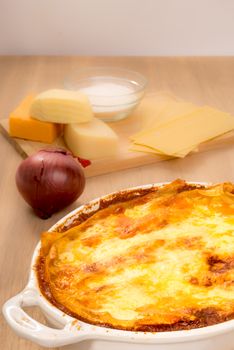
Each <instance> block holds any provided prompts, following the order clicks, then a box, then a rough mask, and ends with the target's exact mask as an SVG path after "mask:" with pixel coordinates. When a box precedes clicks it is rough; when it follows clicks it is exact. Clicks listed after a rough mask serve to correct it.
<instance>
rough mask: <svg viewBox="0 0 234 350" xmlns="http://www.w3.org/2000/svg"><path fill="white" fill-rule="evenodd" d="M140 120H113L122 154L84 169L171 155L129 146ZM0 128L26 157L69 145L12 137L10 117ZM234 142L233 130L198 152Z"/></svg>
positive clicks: (104, 169)
mask: <svg viewBox="0 0 234 350" xmlns="http://www.w3.org/2000/svg"><path fill="white" fill-rule="evenodd" d="M141 123H142V120H141V119H140V118H138V117H136V116H135V115H134V116H130V117H128V118H126V119H125V120H122V121H119V122H114V123H110V124H109V125H110V126H111V127H112V128H113V130H114V131H115V132H116V133H117V134H118V135H119V154H118V155H117V156H116V157H115V158H105V159H99V160H95V161H92V164H91V165H90V166H89V167H87V168H86V169H84V171H85V174H86V176H87V177H92V176H96V175H101V174H106V173H111V172H114V171H118V170H123V169H128V168H134V167H139V166H143V165H146V164H152V163H157V162H161V161H164V160H168V159H171V158H170V157H165V156H158V155H151V154H146V153H141V152H133V151H130V150H129V146H130V141H129V136H131V135H133V134H134V133H136V132H137V131H139V130H140V128H141ZM0 131H1V133H2V134H3V135H4V136H5V138H6V139H7V140H8V141H9V142H10V143H11V144H12V146H13V147H14V148H15V149H16V151H17V152H19V154H20V155H21V156H22V157H23V158H26V157H27V156H29V155H31V154H33V153H35V152H36V151H38V150H39V149H41V148H45V147H51V146H60V147H65V148H66V146H65V144H64V141H63V139H62V137H61V138H58V139H57V140H56V141H55V142H54V143H53V144H52V145H48V144H45V143H41V142H33V141H26V140H22V139H17V138H12V137H11V136H10V135H9V127H8V119H2V120H0ZM233 142H234V131H231V132H228V133H226V134H225V135H222V136H220V137H218V138H215V139H213V140H211V141H209V142H205V143H203V144H201V145H200V146H199V148H198V150H197V151H196V152H205V151H208V150H211V149H215V148H219V147H221V146H225V145H228V144H233Z"/></svg>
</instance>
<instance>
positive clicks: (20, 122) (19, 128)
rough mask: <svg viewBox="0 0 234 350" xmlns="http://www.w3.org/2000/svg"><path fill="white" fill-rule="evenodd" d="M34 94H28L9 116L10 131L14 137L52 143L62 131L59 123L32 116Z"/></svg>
mask: <svg viewBox="0 0 234 350" xmlns="http://www.w3.org/2000/svg"><path fill="white" fill-rule="evenodd" d="M34 97H35V96H34V95H28V96H26V97H25V98H24V100H23V101H22V102H21V103H20V104H19V106H18V107H17V108H16V109H15V110H14V111H13V112H12V113H11V114H10V116H9V133H10V135H11V136H12V137H19V138H21V139H26V140H32V141H39V142H45V143H52V142H53V141H54V140H55V139H56V138H57V137H58V136H59V134H60V133H61V131H62V127H61V125H59V124H53V123H48V122H42V121H39V120H36V119H33V118H31V117H30V107H31V104H32V101H33V100H34Z"/></svg>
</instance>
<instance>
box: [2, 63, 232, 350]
mask: <svg viewBox="0 0 234 350" xmlns="http://www.w3.org/2000/svg"><path fill="white" fill-rule="evenodd" d="M89 65H95V66H98V65H108V66H112V65H114V66H120V67H126V68H130V69H133V70H136V71H139V72H141V73H143V74H145V75H146V76H147V77H148V79H149V81H150V84H149V89H150V90H154V89H167V90H171V91H172V92H173V93H174V94H176V95H179V96H181V97H182V98H185V99H187V100H190V101H193V102H195V103H201V104H202V103H207V104H210V105H213V106H215V107H218V108H221V109H223V110H224V111H229V112H231V113H233V114H234V98H233V92H234V58H233V57H222V58H221V57H215V58H208V57H205V58H183V57H181V58H156V57H142V58H140V57H108V58H107V57H105V58H104V57H2V58H0V114H1V117H6V116H7V115H8V113H9V112H10V111H11V109H12V108H13V107H14V106H15V105H16V104H17V102H18V101H19V99H20V98H21V97H23V96H24V95H25V94H26V93H28V92H30V91H40V90H43V89H47V88H51V87H59V86H61V87H62V82H63V78H64V77H65V76H66V75H67V74H68V73H69V71H71V70H72V69H75V68H81V67H86V66H89ZM233 154H234V145H233V146H229V147H226V148H222V149H218V150H215V151H209V152H206V153H202V154H194V155H192V156H189V157H187V158H185V159H178V160H170V161H167V162H166V161H165V162H162V163H157V164H155V165H150V166H145V167H141V168H135V169H131V170H125V171H122V172H118V173H112V174H108V175H103V176H99V177H93V178H90V179H88V181H87V185H86V189H85V192H84V194H83V195H82V197H81V198H79V200H78V201H77V202H76V203H74V204H73V205H71V206H70V207H69V208H67V209H65V210H63V211H62V212H60V213H58V214H56V215H54V216H53V217H52V218H50V219H48V220H46V221H43V220H41V219H39V218H37V217H35V216H34V215H33V213H32V211H31V210H30V208H29V207H28V206H27V205H26V203H25V202H24V201H23V200H22V198H21V197H20V195H19V194H18V192H17V190H16V187H15V181H14V176H15V172H16V169H17V166H18V165H19V163H20V161H21V158H20V156H19V155H18V154H17V153H16V152H15V150H14V149H13V148H12V147H11V145H10V144H8V142H7V141H6V140H5V139H4V138H3V137H2V136H1V135H0V160H1V167H0V168H1V173H0V222H1V232H0V266H1V269H0V271H1V272H0V291H1V297H0V303H1V305H2V303H3V302H4V301H5V300H7V299H8V298H10V297H11V296H13V295H15V294H16V293H17V292H19V291H21V290H22V288H23V287H24V286H25V284H26V282H27V277H28V270H29V265H30V260H31V255H32V253H33V250H34V247H35V245H36V243H37V242H38V240H39V238H40V232H41V231H43V230H46V229H48V228H49V227H50V226H51V225H52V224H54V223H55V222H56V221H57V220H58V219H59V218H60V217H62V216H63V215H65V214H66V213H68V212H69V211H70V210H71V209H73V208H75V207H76V206H78V205H80V204H81V203H84V202H87V201H89V200H90V199H92V198H95V197H98V196H101V195H103V194H106V193H108V192H111V191H115V190H119V189H121V188H125V187H130V186H136V185H141V184H145V183H152V182H161V181H170V180H173V179H175V178H184V179H186V180H190V181H191V180H194V181H212V182H221V181H234V156H233ZM30 313H31V314H33V315H34V317H36V318H38V319H40V320H42V319H43V318H42V316H41V315H40V313H39V311H38V310H30ZM0 329H1V335H0V347H1V349H2V350H15V349H17V350H36V349H42V348H41V347H40V346H37V345H35V344H32V343H30V342H28V341H25V340H23V339H20V338H19V337H17V336H16V335H15V334H14V333H13V331H12V330H11V329H10V328H9V327H8V326H7V325H6V323H5V321H4V320H3V318H1V327H0Z"/></svg>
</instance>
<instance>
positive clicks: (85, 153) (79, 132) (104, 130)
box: [64, 118, 118, 160]
mask: <svg viewBox="0 0 234 350" xmlns="http://www.w3.org/2000/svg"><path fill="white" fill-rule="evenodd" d="M64 140H65V142H66V144H67V146H68V148H69V149H70V150H71V151H72V153H73V154H74V155H76V156H79V157H81V158H87V159H91V160H92V159H97V158H107V157H113V156H115V155H116V153H117V149H118V136H117V135H116V133H115V132H114V131H113V130H112V129H111V128H110V127H109V126H108V125H107V124H106V123H104V122H103V121H101V120H100V119H97V118H93V119H92V121H90V122H88V123H82V124H67V125H66V126H65V128H64Z"/></svg>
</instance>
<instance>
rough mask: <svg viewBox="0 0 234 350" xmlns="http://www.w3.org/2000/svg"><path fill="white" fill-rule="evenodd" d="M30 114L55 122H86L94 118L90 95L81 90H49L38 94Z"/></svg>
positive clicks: (38, 118) (39, 118)
mask: <svg viewBox="0 0 234 350" xmlns="http://www.w3.org/2000/svg"><path fill="white" fill-rule="evenodd" d="M30 115H31V116H32V117H33V118H35V119H37V120H41V121H47V122H53V123H61V124H67V123H86V122H88V121H90V120H91V119H92V118H93V111H92V107H91V104H90V102H89V99H88V97H87V96H86V95H85V94H84V93H82V92H79V91H70V90H59V89H57V90H56V89H55V90H47V91H44V92H42V93H41V94H39V95H38V96H36V98H35V100H34V101H33V103H32V106H31V109H30Z"/></svg>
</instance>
